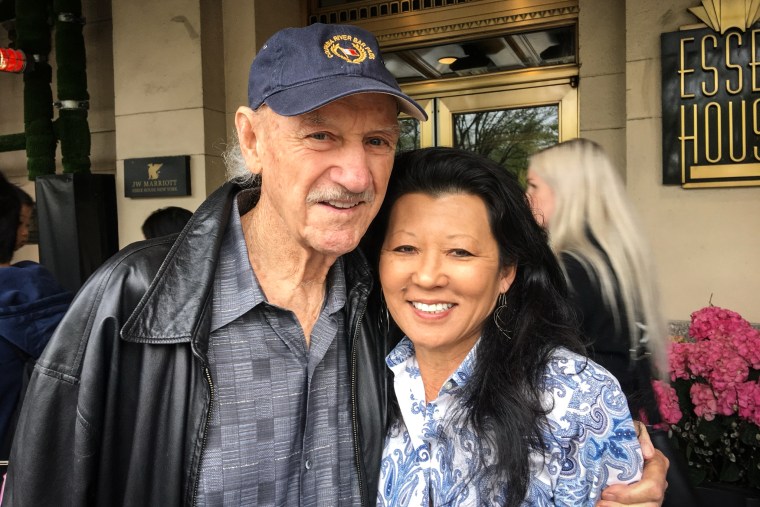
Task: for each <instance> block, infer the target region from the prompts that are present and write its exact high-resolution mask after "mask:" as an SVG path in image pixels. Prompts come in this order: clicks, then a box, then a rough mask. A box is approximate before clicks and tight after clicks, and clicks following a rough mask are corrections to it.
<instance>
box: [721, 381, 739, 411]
mask: <svg viewBox="0 0 760 507" xmlns="http://www.w3.org/2000/svg"><path fill="white" fill-rule="evenodd" d="M715 405H716V407H717V412H718V413H719V414H721V415H733V414H734V413H735V412H736V409H737V406H738V401H737V398H736V388H735V387H731V388H730V389H726V390H725V391H723V392H720V393H718V397H717V398H716V400H715Z"/></svg>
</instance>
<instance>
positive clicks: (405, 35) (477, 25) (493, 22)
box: [377, 0, 760, 46]
mask: <svg viewBox="0 0 760 507" xmlns="http://www.w3.org/2000/svg"><path fill="white" fill-rule="evenodd" d="M758 1H760V0H758ZM578 12H579V8H578V6H577V5H576V6H569V7H560V8H553V9H546V10H542V11H533V12H527V13H519V14H509V15H504V16H496V17H493V18H481V19H475V20H471V21H467V22H464V23H451V24H446V25H443V24H442V25H436V26H432V27H426V28H418V29H412V30H405V31H399V32H393V33H384V34H383V33H381V34H377V39H378V41H379V42H380V44H381V46H382V45H383V44H384V43H388V42H393V41H396V40H406V39H415V38H427V37H430V36H441V35H446V34H451V33H460V32H472V31H476V32H477V31H483V30H486V29H493V28H496V27H515V26H518V25H524V24H526V23H531V22H536V21H545V20H548V19H551V18H556V17H567V16H577V15H578Z"/></svg>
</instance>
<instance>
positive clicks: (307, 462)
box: [304, 459, 311, 470]
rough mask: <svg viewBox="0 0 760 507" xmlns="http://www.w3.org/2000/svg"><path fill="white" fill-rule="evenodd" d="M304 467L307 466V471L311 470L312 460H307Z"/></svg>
mask: <svg viewBox="0 0 760 507" xmlns="http://www.w3.org/2000/svg"><path fill="white" fill-rule="evenodd" d="M304 465H305V466H306V470H311V460H310V459H307V460H306V463H304Z"/></svg>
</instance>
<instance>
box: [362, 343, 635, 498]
mask: <svg viewBox="0 0 760 507" xmlns="http://www.w3.org/2000/svg"><path fill="white" fill-rule="evenodd" d="M476 348H477V344H476V346H475V347H473V349H472V350H471V351H470V353H469V354H468V356H467V357H466V358H465V360H464V361H463V362H462V364H461V365H460V366H459V368H458V369H457V370H456V371H455V372H454V374H453V375H452V376H451V378H450V379H449V380H448V381H447V382H446V383H445V384H444V385H443V388H442V389H441V391H440V393H439V394H438V398H437V399H436V400H435V401H432V402H430V403H427V404H426V403H425V390H424V386H423V385H422V378H421V377H420V370H419V367H418V365H417V360H416V357H415V353H414V345H413V344H412V342H411V341H409V339H408V338H404V339H403V340H402V341H401V343H399V344H398V346H396V348H395V349H394V350H393V351H392V352H391V353H390V354H389V355H388V357H387V358H386V363H387V364H388V366H389V367H390V368H391V370H392V371H393V374H394V376H395V379H394V387H395V391H396V397H397V398H398V400H399V404H400V408H401V414H402V417H403V420H401V421H397V422H396V423H394V424H393V425H392V427H391V428H390V430H389V432H388V435H387V436H386V440H385V449H384V451H383V461H382V465H381V469H380V486H379V491H378V497H377V505H379V506H380V505H381V506H394V507H405V506H415V507H416V506H420V507H429V506H431V505H432V506H435V507H439V506H447V507H455V506H477V507H480V506H484V505H489V506H496V505H504V503H505V498H506V491H507V488H508V485H507V484H506V483H504V482H503V480H500V478H499V477H497V476H496V473H495V471H494V470H493V469H492V467H489V466H488V464H489V458H488V456H489V448H488V443H487V441H486V440H485V439H481V438H478V436H477V435H475V434H473V432H472V431H471V429H468V428H467V427H464V426H461V425H458V424H454V423H452V421H451V415H452V413H453V412H454V410H455V409H456V408H458V407H457V404H458V403H460V398H459V397H458V396H457V393H458V392H459V391H460V390H461V388H462V386H464V385H465V384H466V383H467V381H468V379H469V377H470V375H471V373H472V369H473V366H474V360H475V350H476ZM544 378H545V386H546V388H545V397H544V404H545V406H546V407H548V408H550V411H549V413H548V415H547V423H548V424H547V427H546V428H545V429H544V433H543V435H544V444H545V449H544V452H543V453H537V452H534V453H532V454H531V456H530V467H531V470H530V474H531V479H530V484H529V485H528V492H527V495H526V497H525V501H524V502H523V505H524V506H547V505H563V506H593V505H594V504H595V503H596V501H597V500H598V499H599V496H600V492H601V490H602V489H603V488H605V487H607V486H608V485H611V484H617V483H625V484H627V483H631V482H634V481H637V480H639V479H640V478H641V471H642V466H643V459H642V457H641V451H640V448H639V442H638V440H637V438H636V432H635V430H634V427H633V422H632V421H631V415H630V413H629V412H628V405H627V404H626V400H625V396H624V395H623V393H622V391H621V390H620V386H619V385H618V382H617V380H616V379H615V378H614V377H613V376H612V375H611V374H610V373H609V372H607V370H605V369H604V368H602V367H601V366H599V365H598V364H596V363H594V362H592V361H590V360H587V359H586V358H585V357H583V356H580V355H578V354H575V353H573V352H570V351H569V350H567V349H558V350H556V351H555V353H554V354H553V356H552V357H551V359H550V361H549V364H548V367H547V371H546V375H545V377H544ZM447 416H448V417H447ZM481 457H483V458H484V459H481ZM484 463H485V464H484Z"/></svg>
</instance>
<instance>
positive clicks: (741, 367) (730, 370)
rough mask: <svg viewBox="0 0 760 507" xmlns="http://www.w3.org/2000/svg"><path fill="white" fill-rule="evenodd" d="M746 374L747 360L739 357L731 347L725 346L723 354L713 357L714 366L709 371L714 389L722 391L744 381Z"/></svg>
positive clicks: (747, 370) (747, 374) (747, 368)
mask: <svg viewBox="0 0 760 507" xmlns="http://www.w3.org/2000/svg"><path fill="white" fill-rule="evenodd" d="M748 376H749V365H748V364H747V361H745V360H744V359H742V358H741V357H739V355H738V354H737V353H736V351H735V350H734V349H732V348H731V347H725V348H724V351H723V354H722V355H720V356H718V357H716V358H715V366H714V368H713V370H712V372H711V373H710V383H711V384H712V386H713V388H714V389H715V390H716V391H724V390H726V389H729V388H731V387H733V386H734V385H736V384H739V383H741V382H744V381H745V380H747V377H748Z"/></svg>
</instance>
